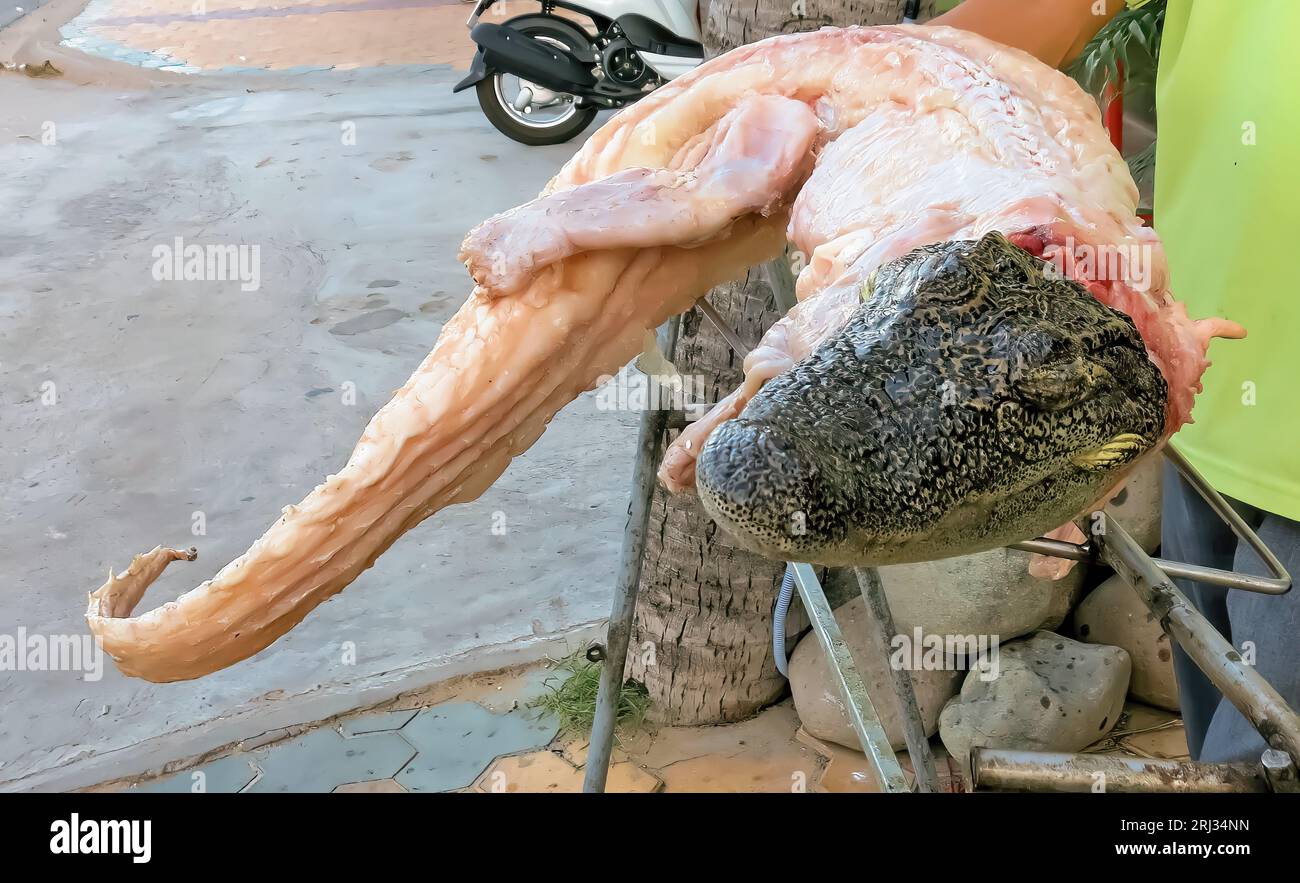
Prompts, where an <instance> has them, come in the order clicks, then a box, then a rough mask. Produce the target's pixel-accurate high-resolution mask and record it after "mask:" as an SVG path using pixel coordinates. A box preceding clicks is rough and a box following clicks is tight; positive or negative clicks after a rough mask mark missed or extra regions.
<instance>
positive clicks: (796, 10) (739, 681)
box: [628, 0, 934, 725]
mask: <svg viewBox="0 0 1300 883" xmlns="http://www.w3.org/2000/svg"><path fill="white" fill-rule="evenodd" d="M702 2H707V0H702ZM903 5H904V0H756V2H755V3H748V2H737V0H713V2H712V3H711V4H709V6H708V10H707V12H706V14H705V16H704V47H705V52H706V53H707V54H708V55H709V56H710V57H712V56H714V55H718V54H721V53H723V52H726V51H728V50H730V49H733V48H735V47H736V46H739V45H741V44H744V43H750V42H753V41H755V40H761V39H763V38H765V37H769V36H772V35H775V34H791V33H798V32H801V31H813V30H817V29H818V28H821V27H826V26H843V25H852V24H864V25H865V24H893V23H896V22H898V21H900V20H901V19H902V12H903ZM933 5H934V0H923V2H922V4H921V9H922V15H921V19H922V20H924V19H925V18H928V17H929V16H930V15H931V14H932V10H933ZM792 278H793V277H792V275H791V273H790V270H789V264H788V263H783V264H778V263H776V262H774V264H772V265H767V266H765V267H756V268H754V269H752V270H750V272H749V274H748V277H747V278H746V279H745V280H743V281H741V282H738V283H732V284H729V285H723V286H720V287H719V288H715V289H714V290H713V291H712V292H711V293H710V294H709V300H710V301H711V302H712V304H713V305H714V307H716V308H717V310H718V312H719V313H721V314H722V316H723V318H724V319H725V320H726V321H727V323H728V324H729V325H730V326H731V328H732V329H733V330H734V331H735V332H736V334H737V336H739V338H740V339H741V340H742V341H744V342H745V343H746V344H747V345H749V346H753V345H754V344H756V343H758V340H759V338H760V337H762V335H763V332H764V331H766V330H767V328H768V327H769V326H770V325H771V324H772V323H773V322H775V321H776V320H777V319H779V318H780V316H781V311H780V310H778V308H777V304H778V303H780V302H789V301H792V300H793V285H792ZM778 287H785V288H786V289H787V290H786V291H784V292H780V296H778V290H777V289H778ZM672 360H673V362H674V363H675V364H676V366H677V368H678V370H679V371H681V372H682V373H683V374H685V375H689V376H692V377H695V376H698V377H702V378H703V379H704V381H705V384H706V389H707V392H708V396H709V398H708V401H718V400H719V399H720V398H722V397H723V396H725V395H726V394H728V393H729V392H731V391H732V390H733V389H735V387H736V386H738V385H739V384H740V380H741V377H742V371H741V363H742V362H743V357H742V356H739V355H737V354H735V353H733V352H732V351H731V348H730V347H729V346H728V345H727V343H726V341H725V340H723V338H722V335H720V334H719V333H718V332H717V331H716V329H714V328H713V326H712V325H710V324H709V323H708V322H707V321H705V320H704V319H703V317H702V316H701V315H700V313H699V312H698V311H691V312H689V313H687V314H686V315H685V316H683V318H682V328H681V332H680V334H679V337H678V342H677V348H676V351H675V352H674V353H673V354H672ZM674 434H675V433H672V432H670V440H671V437H672V436H673V435H674ZM784 571H785V563H784V562H780V561H769V560H767V559H765V558H762V557H760V556H758V555H754V554H752V553H750V552H746V551H744V550H742V549H738V548H736V547H735V546H733V545H732V544H731V543H730V542H729V541H728V539H727V537H726V536H725V534H723V533H722V532H721V531H719V530H718V527H717V525H716V524H714V523H713V522H712V521H711V520H710V519H709V518H708V516H707V515H705V514H704V511H703V510H702V509H701V508H700V505H699V502H698V500H697V499H696V497H695V496H694V495H688V494H682V495H678V496H673V495H670V494H668V493H667V492H666V491H664V489H663V488H662V487H656V488H655V492H654V500H653V501H652V508H651V513H650V528H649V532H648V536H647V540H646V550H645V561H644V566H643V568H642V571H641V583H640V594H639V596H638V599H637V607H636V618H635V621H634V623H633V629H632V645H631V650H630V652H629V656H628V659H629V665H628V675H629V677H632V678H634V679H636V680H638V681H640V682H641V683H643V684H645V686H646V688H647V689H648V690H649V693H650V699H651V705H650V716H651V717H652V719H654V720H656V721H658V722H660V723H665V724H682V725H699V724H717V723H725V722H729V721H736V720H742V719H744V718H746V717H749V716H750V715H752V714H754V713H755V712H757V711H758V710H759V709H761V708H763V707H764V706H766V705H769V704H771V703H772V702H775V701H776V700H778V699H780V698H781V697H782V696H783V695H784V694H785V692H786V681H785V678H783V677H782V676H781V674H780V673H779V672H778V671H777V670H776V664H775V661H774V659H773V657H772V640H771V630H772V611H773V607H774V604H775V600H776V596H777V593H778V592H779V590H780V587H781V577H782V574H783V573H784ZM823 576H826V574H825V573H823ZM805 628H806V619H804V617H803V615H802V611H800V610H799V609H798V604H797V603H796V604H795V605H794V607H793V608H792V610H791V616H790V620H789V621H788V623H787V633H788V634H791V635H795V634H797V633H799V632H800V631H802V630H804V629H805ZM788 646H789V647H790V648H793V641H791V642H790V643H789V645H788Z"/></svg>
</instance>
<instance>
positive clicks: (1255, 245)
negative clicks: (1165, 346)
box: [931, 0, 1300, 761]
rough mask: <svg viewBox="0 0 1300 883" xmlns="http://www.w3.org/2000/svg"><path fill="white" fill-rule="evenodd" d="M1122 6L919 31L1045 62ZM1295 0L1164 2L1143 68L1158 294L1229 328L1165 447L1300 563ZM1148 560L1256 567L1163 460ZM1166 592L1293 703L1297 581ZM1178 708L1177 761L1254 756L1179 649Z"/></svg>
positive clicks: (1299, 6) (1299, 7)
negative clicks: (979, 39) (1168, 287)
mask: <svg viewBox="0 0 1300 883" xmlns="http://www.w3.org/2000/svg"><path fill="white" fill-rule="evenodd" d="M1123 6H1124V4H1123V0H965V2H963V3H961V4H960V5H959V6H957V7H956V8H954V9H952V10H951V11H949V12H947V13H946V14H944V15H942V16H940V17H938V18H936V19H933V20H932V22H931V23H932V24H947V25H951V26H953V27H958V28H964V29H966V30H970V31H974V32H976V33H979V34H982V35H984V36H986V37H990V38H991V39H994V40H997V41H999V42H1001V43H1005V44H1007V45H1010V46H1015V47H1017V48H1020V49H1023V50H1025V51H1027V52H1030V53H1032V54H1033V55H1035V56H1037V57H1038V58H1039V59H1041V60H1043V61H1045V62H1047V63H1048V64H1052V65H1054V66H1057V67H1060V66H1062V65H1064V64H1066V63H1068V62H1069V61H1070V60H1072V59H1073V58H1074V57H1075V56H1077V55H1078V54H1079V53H1080V52H1081V51H1082V49H1083V47H1084V46H1085V45H1086V44H1087V42H1088V40H1090V39H1091V38H1092V37H1093V36H1094V35H1095V34H1096V32H1097V31H1098V30H1100V29H1101V27H1102V26H1103V25H1104V24H1105V23H1106V22H1107V21H1109V20H1110V18H1111V17H1113V16H1114V15H1115V14H1116V13H1118V12H1119V11H1120V10H1121V9H1122V8H1123ZM1296 34H1300V2H1297V0H1246V2H1225V0H1168V5H1167V8H1166V13H1165V24H1164V33H1163V38H1162V44H1161V49H1160V58H1159V62H1158V69H1157V79H1156V113H1157V117H1158V120H1159V140H1158V142H1157V148H1156V183H1155V204H1154V212H1155V228H1156V231H1157V232H1158V233H1159V234H1160V237H1161V239H1162V241H1163V243H1164V248H1165V253H1166V255H1167V257H1168V259H1169V266H1170V273H1171V276H1172V289H1173V291H1174V292H1175V293H1176V295H1177V296H1178V298H1179V299H1180V300H1182V301H1184V302H1186V304H1187V307H1188V312H1189V313H1190V314H1191V315H1192V316H1194V317H1198V318H1201V317H1208V316H1221V317H1223V318H1227V319H1231V320H1233V321H1235V322H1238V323H1240V324H1241V325H1243V326H1244V327H1245V328H1246V329H1247V332H1248V334H1249V336H1248V337H1247V339H1245V340H1239V341H1222V342H1219V343H1216V344H1215V345H1214V346H1213V347H1212V348H1211V350H1210V358H1211V359H1212V360H1213V362H1214V365H1213V367H1212V368H1211V369H1210V370H1209V371H1208V372H1207V373H1206V375H1205V376H1204V378H1202V382H1203V383H1204V391H1203V392H1202V393H1201V394H1200V395H1199V396H1198V397H1197V399H1196V406H1195V410H1194V411H1193V416H1194V417H1195V421H1196V422H1195V423H1193V424H1191V425H1189V426H1186V427H1184V428H1183V429H1182V430H1181V431H1180V432H1179V433H1178V434H1177V435H1176V436H1175V437H1174V439H1173V442H1172V444H1173V445H1174V446H1175V447H1176V448H1177V449H1178V450H1179V451H1180V452H1182V453H1183V454H1184V455H1185V456H1186V457H1187V458H1188V459H1189V460H1190V461H1191V462H1192V464H1193V465H1194V466H1195V467H1196V468H1197V469H1198V470H1199V471H1200V472H1201V474H1202V475H1204V476H1205V477H1206V479H1207V480H1208V481H1209V482H1210V483H1211V484H1212V485H1213V486H1214V487H1215V489H1216V490H1218V491H1219V492H1220V493H1221V494H1223V495H1224V496H1225V497H1227V498H1229V500H1230V502H1232V504H1233V505H1234V506H1235V507H1236V508H1237V509H1238V511H1239V512H1241V513H1242V515H1243V517H1244V518H1245V519H1246V521H1247V523H1249V524H1250V525H1251V526H1252V527H1253V528H1254V529H1255V530H1256V531H1257V532H1258V533H1259V535H1260V537H1261V538H1262V539H1263V540H1264V542H1265V543H1266V544H1267V545H1268V546H1269V547H1270V548H1271V549H1272V550H1273V551H1274V553H1276V554H1277V556H1278V557H1279V558H1280V559H1281V561H1282V563H1283V564H1284V565H1285V566H1286V567H1287V568H1288V570H1289V571H1290V572H1292V573H1296V572H1300V443H1298V442H1297V441H1296V439H1297V437H1300V360H1298V359H1297V358H1296V356H1295V355H1294V353H1295V350H1294V343H1295V339H1296V335H1297V333H1300V294H1298V293H1297V291H1296V289H1297V275H1296V273H1295V271H1294V268H1291V267H1290V266H1289V263H1290V260H1291V249H1292V248H1294V247H1295V246H1294V244H1293V242H1292V241H1291V240H1292V237H1293V236H1295V235H1296V233H1297V231H1300V178H1298V177H1297V172H1296V171H1295V169H1294V166H1293V164H1294V162H1295V161H1296V160H1297V158H1300V87H1298V86H1297V83H1300V52H1297V50H1296V47H1295V35H1296ZM1162 517H1163V522H1162V537H1161V539H1162V543H1161V546H1162V554H1163V555H1164V556H1165V557H1167V558H1171V559H1175V560H1179V561H1186V562H1189V563H1192V564H1201V565H1206V566H1210V567H1218V568H1224V569H1235V570H1239V571H1244V572H1250V573H1256V574H1260V575H1264V574H1265V573H1266V572H1265V570H1264V568H1263V565H1262V563H1261V562H1260V561H1258V560H1257V559H1256V557H1255V556H1254V554H1253V553H1252V552H1250V550H1249V549H1248V548H1245V547H1244V544H1240V543H1239V542H1238V540H1237V538H1236V536H1235V535H1233V533H1232V531H1231V530H1230V529H1229V528H1228V527H1227V525H1225V524H1223V523H1222V521H1221V520H1220V519H1219V518H1218V517H1217V516H1215V515H1214V513H1213V512H1212V511H1211V510H1210V509H1209V507H1208V506H1207V505H1206V504H1205V503H1204V502H1203V501H1202V500H1201V499H1200V497H1199V496H1198V495H1197V494H1196V492H1195V491H1193V490H1192V489H1191V488H1190V487H1189V486H1187V484H1186V483H1185V482H1184V481H1183V480H1182V479H1181V477H1180V476H1179V475H1178V474H1177V472H1176V471H1174V470H1173V469H1172V467H1167V468H1166V473H1165V477H1164V506H1163V513H1162ZM1177 582H1178V585H1179V587H1180V588H1181V589H1182V590H1183V591H1184V592H1185V593H1186V594H1187V595H1188V597H1189V598H1190V599H1191V600H1192V601H1193V603H1195V604H1196V605H1197V607H1198V608H1199V609H1200V610H1201V612H1202V613H1203V614H1205V616H1206V618H1207V619H1209V620H1210V622H1212V623H1213V624H1214V625H1215V626H1216V627H1217V628H1218V629H1219V630H1220V631H1221V632H1222V633H1223V635H1224V637H1226V638H1227V639H1228V640H1229V641H1231V642H1233V644H1234V645H1235V646H1236V647H1238V648H1239V649H1240V650H1241V652H1242V655H1243V657H1245V658H1246V659H1247V660H1248V661H1249V660H1250V659H1251V658H1252V657H1253V659H1254V664H1255V666H1256V668H1257V670H1258V671H1259V673H1260V674H1261V675H1263V677H1264V678H1265V679H1266V680H1267V681H1269V683H1271V684H1272V685H1273V687H1274V688H1276V689H1277V690H1278V692H1279V693H1281V694H1282V696H1283V697H1284V698H1285V699H1286V700H1287V702H1288V703H1290V705H1291V706H1292V707H1293V708H1295V707H1297V706H1298V705H1300V592H1291V593H1289V594H1286V595H1281V596H1270V595H1260V594H1254V593H1249V592H1244V591H1232V592H1228V591H1227V590H1225V589H1222V588H1217V587H1214V586H1208V585H1204V584H1200V583H1193V582H1188V581H1185V580H1178V581H1177ZM1174 664H1175V670H1176V672H1177V677H1178V683H1179V692H1180V703H1181V705H1182V710H1183V719H1184V724H1185V727H1186V732H1187V742H1188V747H1189V749H1190V751H1191V755H1192V757H1193V758H1195V759H1198V760H1203V761H1230V760H1258V759H1259V756H1260V754H1261V753H1262V752H1263V750H1264V749H1265V748H1266V747H1267V746H1266V745H1265V743H1264V741H1263V739H1262V738H1261V737H1260V736H1259V734H1258V733H1257V732H1256V731H1255V729H1254V727H1253V726H1251V724H1250V723H1249V722H1248V721H1247V720H1246V719H1245V718H1244V717H1243V716H1242V715H1241V714H1240V713H1239V712H1238V711H1237V710H1236V709H1235V708H1234V707H1232V705H1230V704H1229V703H1228V702H1226V701H1224V700H1223V699H1222V696H1221V695H1220V694H1219V692H1218V690H1217V689H1216V688H1215V687H1213V686H1212V685H1211V684H1210V682H1209V681H1208V680H1207V679H1206V678H1205V676H1204V675H1203V674H1202V673H1201V672H1200V671H1199V670H1198V669H1197V668H1196V666H1195V665H1194V664H1193V663H1192V662H1191V661H1190V660H1189V659H1188V658H1187V657H1186V655H1184V654H1183V653H1182V652H1181V651H1177V652H1176V653H1175V659H1174Z"/></svg>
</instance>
